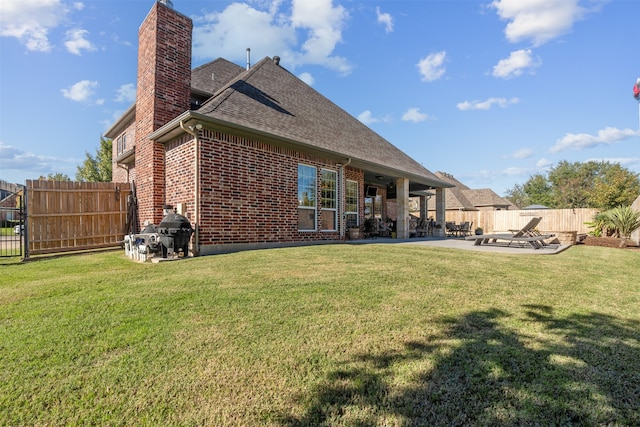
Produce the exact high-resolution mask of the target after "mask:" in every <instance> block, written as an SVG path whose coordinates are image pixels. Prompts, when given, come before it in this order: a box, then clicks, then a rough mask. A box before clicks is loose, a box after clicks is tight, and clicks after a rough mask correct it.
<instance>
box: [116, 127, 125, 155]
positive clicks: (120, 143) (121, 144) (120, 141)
mask: <svg viewBox="0 0 640 427" xmlns="http://www.w3.org/2000/svg"><path fill="white" fill-rule="evenodd" d="M117 144H118V154H122V153H124V152H125V151H126V150H127V133H126V132H125V133H123V134H122V135H120V136H119V137H118V140H117Z"/></svg>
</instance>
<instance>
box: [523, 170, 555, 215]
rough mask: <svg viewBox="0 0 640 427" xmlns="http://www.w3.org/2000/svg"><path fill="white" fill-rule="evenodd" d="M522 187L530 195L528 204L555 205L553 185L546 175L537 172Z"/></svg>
mask: <svg viewBox="0 0 640 427" xmlns="http://www.w3.org/2000/svg"><path fill="white" fill-rule="evenodd" d="M522 189H523V190H524V192H525V194H526V195H527V196H528V197H529V200H528V201H527V205H533V204H538V205H544V206H548V207H550V208H551V207H554V206H553V198H552V196H551V185H550V184H549V182H548V181H547V178H545V177H544V175H540V174H536V175H534V176H532V177H531V178H529V180H528V181H527V182H525V183H524V185H523V186H522ZM525 206H526V205H525Z"/></svg>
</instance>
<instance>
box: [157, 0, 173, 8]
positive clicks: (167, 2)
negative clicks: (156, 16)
mask: <svg viewBox="0 0 640 427" xmlns="http://www.w3.org/2000/svg"><path fill="white" fill-rule="evenodd" d="M158 3H162V4H163V5H165V6H167V7H170V8H171V9H173V2H172V1H171V0H158Z"/></svg>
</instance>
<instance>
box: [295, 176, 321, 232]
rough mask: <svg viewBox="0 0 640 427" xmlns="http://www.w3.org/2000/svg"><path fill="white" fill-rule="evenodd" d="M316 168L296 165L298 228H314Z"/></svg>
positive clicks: (304, 229) (303, 229)
mask: <svg viewBox="0 0 640 427" xmlns="http://www.w3.org/2000/svg"><path fill="white" fill-rule="evenodd" d="M316 183H317V175H316V168H315V167H313V166H307V165H301V164H299V165H298V230H300V231H313V230H315V229H316V191H317V190H316V185H317V184H316Z"/></svg>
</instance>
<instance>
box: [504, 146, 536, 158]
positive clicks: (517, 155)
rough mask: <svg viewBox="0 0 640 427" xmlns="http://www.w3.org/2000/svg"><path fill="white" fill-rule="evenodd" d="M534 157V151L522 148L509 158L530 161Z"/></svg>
mask: <svg viewBox="0 0 640 427" xmlns="http://www.w3.org/2000/svg"><path fill="white" fill-rule="evenodd" d="M531 156H533V150H532V149H530V148H521V149H519V150H516V151H514V152H513V153H511V154H510V155H509V156H508V157H510V158H512V159H528V158H529V157H531Z"/></svg>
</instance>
